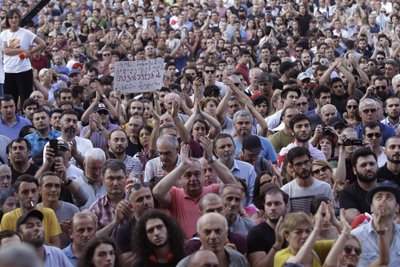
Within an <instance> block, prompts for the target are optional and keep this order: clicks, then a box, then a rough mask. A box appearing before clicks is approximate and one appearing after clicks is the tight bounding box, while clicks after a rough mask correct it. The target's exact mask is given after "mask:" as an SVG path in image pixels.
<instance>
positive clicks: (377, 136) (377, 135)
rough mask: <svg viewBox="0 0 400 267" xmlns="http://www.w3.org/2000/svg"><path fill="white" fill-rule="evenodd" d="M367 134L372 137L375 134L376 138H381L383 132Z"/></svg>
mask: <svg viewBox="0 0 400 267" xmlns="http://www.w3.org/2000/svg"><path fill="white" fill-rule="evenodd" d="M366 136H367V137H368V138H369V139H371V138H372V137H374V136H375V138H381V137H382V134H381V133H367V134H366Z"/></svg>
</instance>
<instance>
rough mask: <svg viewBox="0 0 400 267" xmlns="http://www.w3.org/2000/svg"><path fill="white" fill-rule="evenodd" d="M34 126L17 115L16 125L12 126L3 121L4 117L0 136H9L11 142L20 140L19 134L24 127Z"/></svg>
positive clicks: (1, 120)
mask: <svg viewBox="0 0 400 267" xmlns="http://www.w3.org/2000/svg"><path fill="white" fill-rule="evenodd" d="M27 125H32V124H31V122H30V121H29V120H27V119H25V118H23V117H21V116H18V115H16V121H15V123H14V124H13V125H12V126H10V125H8V124H6V123H5V122H4V121H3V117H2V116H0V135H4V136H7V137H8V138H10V139H11V140H14V139H16V138H18V136H19V132H20V131H21V129H22V127H24V126H27Z"/></svg>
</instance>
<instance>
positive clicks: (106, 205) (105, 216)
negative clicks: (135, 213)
mask: <svg viewBox="0 0 400 267" xmlns="http://www.w3.org/2000/svg"><path fill="white" fill-rule="evenodd" d="M89 210H90V211H91V212H93V213H95V214H96V216H97V220H98V224H97V229H98V230H100V229H102V228H103V227H105V226H107V225H108V224H110V223H111V222H112V220H113V219H114V216H115V209H114V208H113V207H112V206H111V203H110V201H108V197H107V195H105V196H103V197H101V198H100V199H99V200H97V201H96V202H94V203H93V204H92V206H91V207H90V209H89Z"/></svg>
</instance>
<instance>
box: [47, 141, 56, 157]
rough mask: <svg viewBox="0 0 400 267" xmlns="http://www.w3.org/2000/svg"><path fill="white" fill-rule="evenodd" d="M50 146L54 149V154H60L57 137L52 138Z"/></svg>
mask: <svg viewBox="0 0 400 267" xmlns="http://www.w3.org/2000/svg"><path fill="white" fill-rule="evenodd" d="M49 143H50V147H51V148H52V149H53V153H54V156H55V157H57V156H58V140H57V139H51V140H50V142H49Z"/></svg>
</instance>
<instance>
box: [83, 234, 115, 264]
mask: <svg viewBox="0 0 400 267" xmlns="http://www.w3.org/2000/svg"><path fill="white" fill-rule="evenodd" d="M104 266H107V267H120V266H121V265H120V263H119V260H118V252H117V247H116V245H115V242H114V241H113V240H112V239H111V238H109V237H95V238H93V239H92V240H90V242H89V243H88V244H87V246H86V249H85V251H84V252H83V254H82V256H81V257H79V262H78V267H104Z"/></svg>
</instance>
